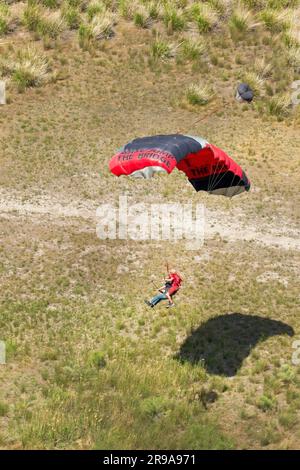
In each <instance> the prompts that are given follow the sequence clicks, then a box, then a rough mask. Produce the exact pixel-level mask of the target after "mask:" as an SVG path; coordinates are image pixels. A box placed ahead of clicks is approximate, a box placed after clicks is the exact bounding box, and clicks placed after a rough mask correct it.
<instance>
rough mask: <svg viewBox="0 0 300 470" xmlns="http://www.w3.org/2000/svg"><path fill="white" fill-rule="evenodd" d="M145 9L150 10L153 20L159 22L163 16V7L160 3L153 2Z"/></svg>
mask: <svg viewBox="0 0 300 470" xmlns="http://www.w3.org/2000/svg"><path fill="white" fill-rule="evenodd" d="M145 7H146V8H147V10H148V14H149V16H150V18H152V19H153V20H157V19H158V18H160V17H162V16H163V7H162V5H161V4H160V2H157V1H155V0H153V1H150V2H149V3H146V5H145Z"/></svg>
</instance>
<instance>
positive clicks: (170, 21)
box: [162, 3, 186, 34]
mask: <svg viewBox="0 0 300 470" xmlns="http://www.w3.org/2000/svg"><path fill="white" fill-rule="evenodd" d="M162 19H163V22H164V24H165V26H166V28H167V30H168V33H170V34H172V33H173V32H174V31H182V30H184V29H185V27H186V17H185V14H184V11H183V10H181V9H178V8H176V6H174V5H172V4H169V3H168V4H166V6H165V8H164V12H163V17H162Z"/></svg>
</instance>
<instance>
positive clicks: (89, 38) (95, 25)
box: [78, 10, 117, 49]
mask: <svg viewBox="0 0 300 470" xmlns="http://www.w3.org/2000/svg"><path fill="white" fill-rule="evenodd" d="M116 22H117V17H116V14H115V13H113V12H111V11H110V10H104V11H103V12H102V13H98V14H97V15H95V16H93V17H92V19H91V21H90V22H84V23H81V25H80V26H79V31H78V35H79V45H80V47H82V48H83V49H89V48H90V47H91V46H92V45H95V42H96V41H98V40H100V39H108V38H110V37H111V36H112V35H113V34H114V31H113V27H114V25H115V24H116Z"/></svg>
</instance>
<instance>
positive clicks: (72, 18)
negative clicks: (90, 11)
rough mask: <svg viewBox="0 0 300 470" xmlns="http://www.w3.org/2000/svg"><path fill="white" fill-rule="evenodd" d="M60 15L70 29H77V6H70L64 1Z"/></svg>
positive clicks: (78, 20) (79, 16)
mask: <svg viewBox="0 0 300 470" xmlns="http://www.w3.org/2000/svg"><path fill="white" fill-rule="evenodd" d="M62 17H63V19H64V20H65V22H66V24H67V26H68V27H69V28H70V29H77V28H78V27H79V25H80V20H81V15H80V12H79V10H78V7H75V6H72V5H70V4H69V3H67V2H66V3H64V4H63V6H62Z"/></svg>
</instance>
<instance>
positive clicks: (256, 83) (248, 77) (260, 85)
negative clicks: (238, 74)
mask: <svg viewBox="0 0 300 470" xmlns="http://www.w3.org/2000/svg"><path fill="white" fill-rule="evenodd" d="M242 80H243V81H244V82H245V83H248V85H249V86H250V88H252V90H253V92H254V94H255V95H256V96H260V95H262V93H263V91H264V85H265V80H264V78H263V77H262V76H261V75H260V74H258V73H257V72H254V71H253V72H246V73H245V74H244V75H243V77H242Z"/></svg>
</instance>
